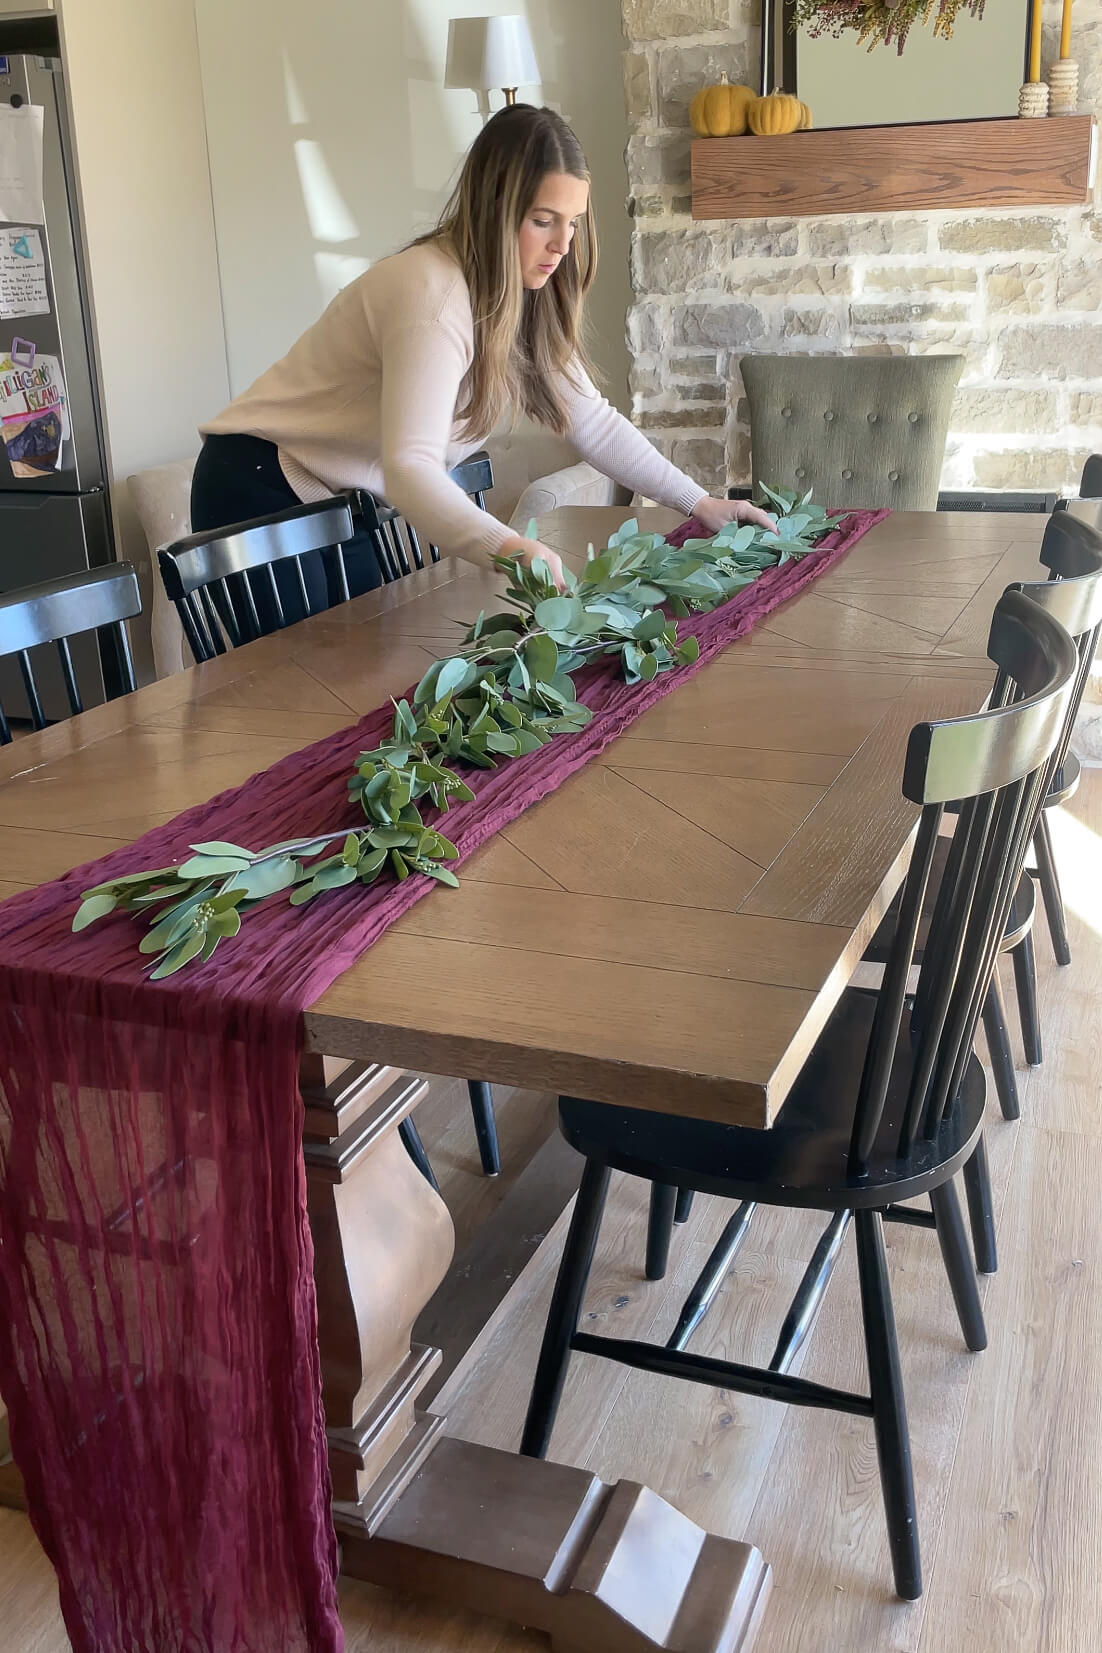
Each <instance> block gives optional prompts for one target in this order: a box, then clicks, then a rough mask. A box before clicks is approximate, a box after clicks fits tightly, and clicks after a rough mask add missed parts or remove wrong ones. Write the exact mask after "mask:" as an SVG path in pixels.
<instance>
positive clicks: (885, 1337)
mask: <svg viewBox="0 0 1102 1653" xmlns="http://www.w3.org/2000/svg"><path fill="white" fill-rule="evenodd" d="M854 1224H855V1227H856V1230H857V1270H858V1275H859V1278H860V1282H861V1318H862V1320H863V1322H864V1328H865V1351H866V1354H867V1356H868V1363H869V1388H870V1392H871V1394H872V1405H873V1424H874V1426H875V1429H876V1455H877V1458H878V1459H879V1463H880V1486H881V1490H882V1492H883V1496H884V1513H885V1515H886V1516H887V1521H888V1540H889V1543H890V1545H891V1552H892V1573H893V1575H894V1577H895V1588H896V1591H897V1592H898V1594H899V1595H901V1596H902V1597H903V1600H904V1601H916V1600H917V1599H918V1597H919V1596H920V1595H921V1594H922V1563H921V1561H920V1559H919V1553H918V1516H917V1513H916V1510H915V1493H914V1476H913V1474H912V1472H911V1443H910V1437H909V1435H908V1433H907V1408H906V1403H905V1401H904V1398H903V1376H902V1373H901V1371H900V1366H899V1344H898V1342H897V1340H896V1334H895V1313H894V1311H893V1309H892V1298H891V1288H890V1286H889V1284H888V1265H887V1259H886V1257H885V1255H884V1229H883V1226H882V1223H881V1219H880V1213H879V1211H858V1212H855V1214H854Z"/></svg>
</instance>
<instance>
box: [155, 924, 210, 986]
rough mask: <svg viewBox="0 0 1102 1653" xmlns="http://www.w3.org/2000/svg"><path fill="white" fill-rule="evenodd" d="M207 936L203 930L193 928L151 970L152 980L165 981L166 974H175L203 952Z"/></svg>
mask: <svg viewBox="0 0 1102 1653" xmlns="http://www.w3.org/2000/svg"><path fill="white" fill-rule="evenodd" d="M206 939H207V938H206V936H205V935H204V934H203V932H202V930H192V931H191V932H190V934H189V935H186V936H185V937H184V939H183V941H178V942H177V943H176V945H175V947H170V948H169V950H168V952H167V953H166V954H165V956H164V958H162V960H161V962H160V963H159V964H158V965H157V968H156V969H155V970H153V971H151V972H150V976H149V979H150V981H163V980H164V979H165V977H166V976H174V975H175V974H176V972H177V970H182V969H183V968H184V965H185V964H188V963H190V961H191V960H192V959H193V958H195V957H196V955H197V954H199V953H201V952H202V951H203V949H204V947H205V946H206Z"/></svg>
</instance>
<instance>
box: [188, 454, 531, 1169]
mask: <svg viewBox="0 0 1102 1653" xmlns="http://www.w3.org/2000/svg"><path fill="white" fill-rule="evenodd" d="M486 464H487V467H488V466H489V461H488V460H487V462H486ZM364 497H365V498H366V499H370V497H371V496H370V495H367V496H364ZM354 531H355V529H354V525H353V517H352V506H351V504H350V502H349V499H348V498H347V497H341V498H339V499H337V498H333V499H328V500H323V501H321V502H320V503H318V504H316V505H299V506H296V507H292V508H291V509H290V510H288V511H280V512H277V513H276V514H275V515H274V516H269V517H257V518H256V519H255V520H254V521H252V522H241V523H236V524H234V525H231V526H230V527H227V528H219V529H215V530H212V531H211V532H208V533H205V534H190V535H189V536H188V537H187V538H186V539H182V540H177V541H176V542H175V544H173V545H168V546H165V547H164V548H163V549H162V550H160V551H158V553H157V561H158V563H159V566H160V570H161V579H162V580H163V581H164V587H165V591H166V592H167V594H168V596H169V598H170V600H171V601H172V602H173V603H174V604H175V606H176V612H177V613H178V614H179V616H180V623H181V624H182V626H183V628H184V635H185V636H186V637H187V640H188V646H189V648H190V649H191V652H192V655H193V656H194V658H195V661H196V663H197V664H202V663H203V662H204V661H207V660H213V659H214V657H215V656H216V655H218V654H225V653H226V649H227V644H228V645H229V647H231V648H238V647H240V646H241V645H242V644H243V643H249V642H252V641H254V640H255V639H256V638H257V637H260V636H262V635H263V634H264V631H265V630H268V631H271V630H272V629H280V628H282V627H283V626H285V625H286V624H287V621H286V619H285V617H284V609H283V604H282V603H281V601H280V595H279V588H278V586H277V584H276V579H275V573H274V565H276V564H279V563H286V562H287V561H293V562H294V565H295V567H296V568H297V570H298V585H299V595H300V597H301V600H302V605H303V609H304V611H305V613H306V614H310V613H311V606H310V600H309V595H308V591H307V585H306V580H305V577H304V575H303V571H302V558H303V557H304V556H305V555H306V554H307V553H308V552H313V551H320V552H321V553H322V558H323V561H325V562H326V563H327V570H326V572H327V574H328V575H329V577H330V581H331V583H333V584H335V586H336V588H337V589H338V590H339V591H340V593H341V594H342V596H343V598H344V599H345V600H347V598H348V580H347V576H346V572H345V565H344V552H343V547H344V546H345V545H346V544H347V543H348V541H349V540H351V539H352V536H353V533H354ZM377 554H378V552H377ZM380 567H382V563H381V561H380ZM407 572H408V570H407ZM247 574H251V575H252V576H253V577H256V576H257V575H260V576H261V577H263V578H265V579H266V581H267V588H266V589H267V594H268V596H269V597H270V599H271V613H272V616H273V623H272V624H269V625H268V626H265V625H264V622H263V620H262V618H261V615H260V614H259V613H258V610H257V605H256V600H255V596H254V593H253V589H252V586H251V585H250V583H249V580H248V579H247V578H246V575H247ZM467 1091H468V1094H469V1096H470V1102H471V1114H472V1116H473V1119H474V1128H475V1136H476V1138H477V1140H478V1155H479V1159H480V1161H481V1164H482V1169H483V1171H484V1172H485V1174H486V1175H487V1176H490V1177H492V1176H496V1175H497V1173H498V1172H499V1171H500V1170H501V1152H500V1149H499V1147H498V1139H497V1121H496V1119H495V1116H494V1099H493V1089H492V1087H491V1086H490V1085H488V1084H486V1083H485V1082H484V1081H482V1080H475V1079H472V1080H470V1081H469V1082H468V1085H467ZM401 1131H402V1136H403V1140H404V1141H405V1143H406V1146H407V1148H408V1149H409V1150H410V1153H411V1154H412V1156H413V1158H414V1159H415V1160H416V1163H417V1164H418V1165H419V1166H420V1168H421V1170H422V1171H424V1173H425V1175H426V1176H427V1177H428V1178H429V1180H430V1181H431V1182H432V1183H433V1186H435V1178H434V1177H433V1175H432V1170H431V1167H430V1165H429V1161H428V1157H427V1155H426V1154H425V1150H424V1147H423V1146H422V1144H421V1141H420V1138H419V1136H418V1135H417V1132H416V1129H415V1127H414V1125H413V1121H412V1120H411V1119H410V1118H409V1117H408V1116H407V1118H406V1119H405V1120H404V1121H403V1122H402V1126H401Z"/></svg>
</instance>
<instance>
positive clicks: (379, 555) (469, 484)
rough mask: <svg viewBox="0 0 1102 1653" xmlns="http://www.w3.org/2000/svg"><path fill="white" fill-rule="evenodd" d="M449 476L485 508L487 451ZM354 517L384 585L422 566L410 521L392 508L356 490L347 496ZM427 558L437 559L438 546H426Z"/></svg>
mask: <svg viewBox="0 0 1102 1653" xmlns="http://www.w3.org/2000/svg"><path fill="white" fill-rule="evenodd" d="M448 474H449V476H450V477H451V479H452V481H453V482H454V483H456V485H457V486H458V487H460V488H462V490H463V492H464V493H465V494H469V495H470V497H471V498H472V499H473V500H474V502H475V504H476V505H477V506H478V508H479V510H480V511H484V510H485V509H486V495H487V493H488V492H489V491H490V489H491V488H492V487H493V485H494V470H493V466H492V464H491V463H490V456H489V454H488V453H474V454H472V455H471V457H470V458H469V459H465V460H464V461H463V463H462V464H461V465H456V467H455V468H454V470H452V471H450V472H449V473H448ZM350 498H351V499H352V502H353V509H354V511H355V514H356V518H357V527H359V528H361V529H362V530H364V531H365V532H366V533H368V534H369V535H370V536H371V541H372V545H373V547H374V551H375V561H376V562H377V563H378V565H379V573H380V575H381V577H382V581H383V584H384V585H390V584H391V583H392V581H394V580H400V579H402V578H403V576H404V575H406V574H412V573H413V571H414V570H415V569H417V568H424V566H425V554H424V552H423V551H422V549H421V541H420V538H419V537H418V534H417V530H416V529H415V528H414V526H413V524H412V523H410V522H407V521H406V520H405V518H404V517H402V516H400V515H399V513H398V512H397V511H396V510H395V509H394V507H393V506H392V505H387V504H385V503H384V502H383V501H382V500H381V499H376V497H375V495H374V494H369V493H367V492H366V491H365V490H364V489H357V490H355V492H354V493H353V494H352V495H350ZM428 549H429V561H430V562H439V561H440V548H439V547H438V546H436V545H430V546H429V548H428Z"/></svg>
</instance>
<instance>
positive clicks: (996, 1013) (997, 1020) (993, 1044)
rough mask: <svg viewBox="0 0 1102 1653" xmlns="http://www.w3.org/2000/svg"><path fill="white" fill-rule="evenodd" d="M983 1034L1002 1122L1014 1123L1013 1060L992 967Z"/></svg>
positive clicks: (1015, 1087) (1018, 1108)
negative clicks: (1012, 1120)
mask: <svg viewBox="0 0 1102 1653" xmlns="http://www.w3.org/2000/svg"><path fill="white" fill-rule="evenodd" d="M983 1030H984V1032H985V1033H986V1035H987V1051H988V1055H989V1056H990V1058H991V1071H992V1073H993V1074H994V1076H995V1090H996V1091H997V1093H998V1097H999V1106H1000V1108H1001V1109H1002V1111H1003V1118H1004V1119H1017V1118H1018V1117H1019V1115H1020V1113H1021V1111H1022V1110H1021V1106H1020V1104H1019V1102H1018V1081H1017V1079H1016V1078H1015V1077H1014V1058H1013V1057H1012V1055H1011V1054H1010V1033H1009V1031H1008V1029H1007V1025H1006V1007H1005V1005H1004V1004H1003V993H1002V983H1001V982H1000V981H999V967H998V964H996V966H995V969H994V972H993V973H992V976H991V983H990V985H989V987H988V989H987V997H986V998H985V999H984V1001H983Z"/></svg>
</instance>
